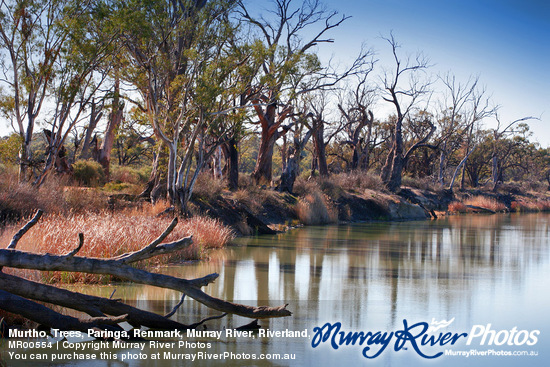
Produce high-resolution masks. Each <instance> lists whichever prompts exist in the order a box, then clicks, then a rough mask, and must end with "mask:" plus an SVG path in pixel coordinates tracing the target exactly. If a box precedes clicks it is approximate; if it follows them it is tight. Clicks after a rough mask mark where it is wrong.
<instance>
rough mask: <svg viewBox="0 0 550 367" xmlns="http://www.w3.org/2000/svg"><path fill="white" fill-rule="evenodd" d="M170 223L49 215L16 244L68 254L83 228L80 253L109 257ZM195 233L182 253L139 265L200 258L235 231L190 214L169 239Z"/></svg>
mask: <svg viewBox="0 0 550 367" xmlns="http://www.w3.org/2000/svg"><path fill="white" fill-rule="evenodd" d="M170 222H171V219H170V218H155V217H151V216H145V215H127V214H112V213H107V212H102V213H87V214H71V215H69V216H62V215H48V216H46V217H43V219H42V220H41V221H40V222H39V223H38V224H36V225H35V226H34V227H33V228H32V229H31V230H30V231H29V232H28V233H27V234H26V235H25V236H24V237H23V238H22V239H21V240H20V241H19V244H18V246H17V248H18V249H20V250H24V251H32V252H35V253H51V254H64V253H67V252H69V251H70V250H72V249H74V248H75V247H76V245H77V242H78V233H84V246H83V248H82V250H81V251H80V252H79V255H81V256H89V257H98V258H108V257H113V256H117V255H120V254H123V253H126V252H131V251H136V250H138V249H140V248H142V247H143V246H145V245H147V244H148V243H150V242H151V241H153V240H154V239H155V238H157V237H158V236H159V235H160V234H161V233H162V232H163V231H164V230H165V228H166V227H167V226H168V225H169V223H170ZM19 227H20V225H18V226H12V227H11V228H9V229H6V230H5V231H4V232H3V233H2V234H1V235H0V243H2V244H7V243H9V241H10V239H11V237H12V236H13V234H14V233H15V231H16V230H17V229H18V228H19ZM188 235H193V239H194V241H193V244H192V245H191V246H190V247H189V248H187V249H185V250H182V251H180V252H179V253H174V254H171V255H163V256H158V257H156V258H154V259H151V260H149V261H146V262H142V263H140V264H139V266H142V267H143V266H145V265H160V264H165V263H168V262H173V261H179V260H183V259H184V260H189V259H199V258H203V257H204V256H205V250H206V249H207V248H211V247H216V248H219V247H223V246H225V245H226V244H227V243H228V242H229V241H230V240H231V239H232V232H231V230H230V229H229V228H227V227H225V226H223V225H222V224H221V223H219V222H218V221H215V220H212V219H209V218H200V217H197V218H192V219H190V220H188V221H182V222H180V224H179V225H177V226H176V228H175V229H174V231H173V232H172V233H171V234H170V235H169V236H168V238H166V240H165V241H166V242H169V241H173V240H176V239H178V238H182V237H185V236H188ZM17 274H18V275H21V276H26V277H30V278H32V279H35V280H41V281H46V282H50V283H51V282H66V283H71V282H87V283H97V282H106V281H110V279H109V278H108V277H104V276H97V275H92V274H84V273H68V272H45V273H40V274H41V275H40V274H39V272H36V271H25V270H17Z"/></svg>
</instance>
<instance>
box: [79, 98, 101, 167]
mask: <svg viewBox="0 0 550 367" xmlns="http://www.w3.org/2000/svg"><path fill="white" fill-rule="evenodd" d="M100 111H101V109H99V110H98V106H97V103H95V101H92V112H91V114H90V123H89V124H88V128H87V129H86V136H85V138H84V143H83V144H82V152H80V159H88V158H90V147H91V146H92V135H93V133H94V130H95V128H96V126H97V123H98V122H99V120H100V119H101V117H102V116H103V112H100ZM75 154H76V152H75Z"/></svg>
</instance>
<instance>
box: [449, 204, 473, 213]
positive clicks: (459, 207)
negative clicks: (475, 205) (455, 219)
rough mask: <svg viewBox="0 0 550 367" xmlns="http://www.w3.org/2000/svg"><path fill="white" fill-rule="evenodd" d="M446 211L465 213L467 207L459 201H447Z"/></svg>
mask: <svg viewBox="0 0 550 367" xmlns="http://www.w3.org/2000/svg"><path fill="white" fill-rule="evenodd" d="M447 211H448V212H449V213H466V212H467V211H468V207H466V205H465V204H464V203H462V202H460V201H453V202H451V203H449V206H448V207H447Z"/></svg>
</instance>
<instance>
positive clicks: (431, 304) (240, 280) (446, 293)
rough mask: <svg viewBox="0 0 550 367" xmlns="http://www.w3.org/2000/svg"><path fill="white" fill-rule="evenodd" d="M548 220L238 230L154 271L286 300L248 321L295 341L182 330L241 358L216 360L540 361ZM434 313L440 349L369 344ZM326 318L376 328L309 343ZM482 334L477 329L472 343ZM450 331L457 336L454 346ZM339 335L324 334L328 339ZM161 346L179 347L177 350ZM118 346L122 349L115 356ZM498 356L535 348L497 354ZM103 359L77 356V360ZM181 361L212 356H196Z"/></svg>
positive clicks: (165, 293)
mask: <svg viewBox="0 0 550 367" xmlns="http://www.w3.org/2000/svg"><path fill="white" fill-rule="evenodd" d="M549 224H550V215H548V214H522V215H518V214H506V215H505V214H502V215H500V214H499V215H468V216H450V217H447V218H443V219H439V220H433V221H414V222H393V223H366V224H354V225H341V226H324V227H306V228H299V229H294V230H290V231H288V232H286V233H282V234H278V235H274V236H260V237H254V238H239V239H238V240H237V241H236V242H237V244H236V245H235V246H231V247H229V248H227V249H224V250H218V251H215V252H213V253H211V259H210V261H208V262H200V263H194V264H186V265H183V266H169V267H166V268H162V269H160V271H162V272H163V273H167V274H171V275H175V276H181V277H186V278H195V277H201V276H204V275H206V274H209V273H213V272H217V273H219V274H220V277H219V279H218V280H216V282H215V283H213V284H211V285H209V286H208V287H206V288H204V289H205V291H206V292H207V293H208V294H210V295H212V296H215V297H218V298H222V299H226V300H229V301H233V302H238V303H245V304H250V305H270V306H276V305H281V304H285V303H288V304H289V305H288V309H289V310H291V311H292V312H293V316H291V317H287V318H279V319H271V320H261V321H260V325H261V326H262V327H263V328H265V329H269V330H270V331H285V330H290V331H304V330H307V333H308V337H307V338H302V337H296V338H290V337H259V336H257V335H256V337H254V338H233V337H226V336H225V334H224V336H222V337H221V338H220V339H219V340H217V339H215V338H204V337H201V338H186V339H185V340H187V341H189V342H200V343H210V348H209V349H207V350H206V352H208V353H212V354H216V353H219V354H221V353H224V352H227V353H233V354H234V356H240V357H241V358H242V359H236V360H235V359H234V360H225V363H224V364H225V365H236V366H237V365H238V366H242V365H251V366H256V365H262V366H271V365H275V366H286V365H289V366H304V365H305V366H307V365H310V366H342V365H348V366H355V365H369V366H371V365H372V366H402V365H407V366H416V365H418V366H424V365H434V366H435V365H437V366H439V365H441V366H464V365H468V366H499V367H501V366H518V365H524V366H548V365H550V352H549V350H550V318H549V317H548V310H549V309H550V292H549V288H550V287H549V286H550V226H549ZM86 288H88V287H86ZM90 288H93V292H94V293H95V294H100V295H103V296H107V297H108V296H109V295H110V294H111V292H112V291H113V289H114V288H116V289H117V291H116V295H115V297H116V298H122V299H124V300H127V301H128V302H130V303H132V304H134V305H136V306H138V307H141V308H146V309H149V310H152V311H155V312H158V313H167V312H169V311H170V310H171V309H172V308H173V307H174V305H175V304H176V303H177V302H178V301H179V298H180V295H179V294H177V293H176V292H173V291H169V290H163V289H158V288H153V287H143V286H127V285H116V286H105V287H89V288H88V289H90ZM213 315H216V312H213V311H208V310H207V309H206V308H205V307H204V306H202V305H200V304H198V303H197V302H195V301H193V300H191V299H186V300H185V302H184V303H183V306H182V307H181V308H180V310H179V311H178V313H177V314H176V316H175V318H176V319H177V320H178V321H180V322H185V323H193V322H196V321H198V320H199V319H201V318H203V317H206V316H213ZM249 321H250V320H248V319H244V318H242V317H237V316H229V317H226V318H223V319H221V320H215V321H211V322H208V323H207V324H208V330H221V331H224V328H226V327H228V328H231V327H236V326H240V325H243V324H246V323H248V322H249ZM441 321H447V322H449V321H452V322H451V323H450V324H449V325H448V326H446V327H443V328H441V329H438V330H437V331H434V332H433V333H431V334H430V335H435V336H439V335H441V334H445V333H450V336H449V337H448V339H447V340H446V343H445V345H444V346H441V345H440V344H441V343H436V345H434V346H432V345H430V343H429V342H427V344H426V345H423V344H422V343H421V337H419V338H418V339H416V340H413V341H406V342H405V343H404V344H403V343H401V344H402V345H399V342H398V337H397V334H395V333H394V334H393V336H392V338H391V339H390V340H389V342H388V343H387V347H386V348H385V349H383V350H382V351H380V350H381V349H382V348H383V343H382V342H383V341H384V339H383V338H380V336H381V335H386V336H387V337H388V336H390V333H391V332H395V331H400V330H404V329H406V327H407V326H408V327H411V325H414V324H417V323H420V324H419V325H418V326H416V327H415V328H414V329H413V328H411V329H410V333H411V335H413V334H414V335H416V334H419V333H420V331H421V330H422V328H423V325H424V324H422V323H426V325H432V324H433V322H441ZM338 322H339V323H340V324H341V331H345V332H346V333H347V332H360V331H363V332H364V333H367V332H369V331H370V332H371V333H372V334H376V332H379V333H378V334H377V335H378V336H379V337H378V338H376V335H375V336H374V337H372V338H370V339H366V341H365V342H364V343H363V344H362V345H358V344H359V341H358V342H357V343H356V344H355V345H342V346H339V348H338V349H337V350H336V349H334V348H333V347H332V346H331V344H330V341H331V338H329V339H328V340H327V341H326V342H320V343H318V346H317V347H316V348H313V347H312V341H313V342H315V340H317V341H319V339H318V335H317V336H315V333H314V331H313V330H314V328H315V327H322V326H323V325H325V324H326V323H330V324H331V325H334V324H335V323H338ZM405 323H406V325H405ZM489 324H490V325H489ZM434 325H435V324H434ZM432 326H433V325H432ZM200 330H202V328H201V329H200ZM325 330H326V329H325ZM537 331H538V332H537ZM485 332H487V336H486V337H485V340H484V341H482V339H483V335H482V334H484V333H485ZM491 332H492V335H494V337H493V340H492V342H491V340H490V339H491ZM384 333H386V334H384ZM461 333H466V334H468V336H472V334H476V333H478V334H479V336H476V337H472V340H471V343H470V344H469V345H468V344H467V341H468V337H467V336H465V335H463V336H458V335H460V334H461ZM451 336H455V337H457V340H456V342H455V343H452V340H450V337H451ZM316 338H317V339H316ZM339 340H340V338H339V337H337V338H336V339H335V341H336V343H337V344H338V341H339ZM432 340H437V338H435V339H434V338H432ZM439 341H440V342H441V339H440V340H439ZM368 343H370V345H369V344H368ZM415 343H416V344H417V345H418V347H417V350H415V348H414V344H415ZM489 344H491V345H489ZM530 344H531V345H530ZM188 346H189V345H188ZM337 346H338V345H337ZM365 347H368V348H370V349H369V350H366V351H365V354H366V355H367V356H373V355H375V354H376V353H377V352H378V351H380V354H379V356H377V357H375V358H372V359H367V358H365V357H364V356H363V352H364V350H365ZM396 349H398V350H397V351H396ZM200 350H203V349H195V350H193V349H189V348H187V349H185V352H186V353H187V352H190V353H191V352H196V351H200ZM445 350H447V351H448V353H450V352H449V350H450V351H454V352H455V354H457V353H458V352H466V351H470V353H472V352H471V351H475V353H477V354H483V353H486V354H492V355H476V356H472V355H470V356H469V357H465V356H457V355H454V356H453V355H445ZM172 351H173V352H174V353H182V349H181V348H174V349H172ZM123 352H126V353H127V352H128V350H124V351H118V352H117V353H118V354H122V353H123ZM130 352H132V350H130ZM134 352H136V353H137V351H134ZM143 352H144V353H146V354H149V355H151V354H154V353H156V352H158V350H156V349H155V348H149V347H146V348H145V349H144V351H143ZM440 352H442V353H443V355H441V356H439V357H437V358H433V359H431V360H428V359H426V358H424V357H422V356H421V355H420V354H424V356H426V357H431V356H434V355H436V354H437V353H440ZM3 353H4V354H5V352H3ZM507 353H515V354H518V353H527V354H529V353H531V354H537V355H536V356H532V355H531V356H509V355H498V354H507ZM265 354H280V355H283V354H288V355H289V356H290V357H295V359H292V360H288V361H281V360H279V361H277V360H270V361H266V360H263V361H259V360H255V361H254V360H251V359H250V358H251V356H253V355H256V357H257V358H259V356H260V355H265ZM494 354H496V355H494ZM246 357H248V358H246ZM12 362H13V361H12ZM101 363H104V364H101ZM111 363H113V362H110V363H107V362H97V361H95V362H92V361H85V362H81V363H79V364H78V365H83V366H84V365H90V366H92V365H93V366H96V365H97V366H99V365H105V366H107V365H113V364H111ZM189 364H190V363H185V362H183V361H177V362H176V361H173V360H172V361H165V360H164V361H163V360H162V358H161V359H160V360H158V361H157V360H151V359H150V358H147V359H146V360H140V361H130V364H129V365H132V366H134V365H135V366H163V365H166V366H168V365H189ZM8 365H11V364H8ZM13 365H18V363H15V362H14V363H13ZM114 365H118V364H114ZM193 365H205V366H206V365H209V366H211V365H216V364H215V363H213V362H212V361H208V360H198V361H195V362H193Z"/></svg>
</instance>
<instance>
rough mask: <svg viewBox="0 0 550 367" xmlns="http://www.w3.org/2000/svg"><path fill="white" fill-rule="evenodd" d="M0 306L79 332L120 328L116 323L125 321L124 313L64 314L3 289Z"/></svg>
mask: <svg viewBox="0 0 550 367" xmlns="http://www.w3.org/2000/svg"><path fill="white" fill-rule="evenodd" d="M0 308H1V309H3V310H6V311H8V312H12V313H16V314H18V315H21V316H23V317H26V318H28V319H29V320H33V321H35V322H38V323H39V324H41V325H43V326H47V327H48V328H51V329H59V330H77V331H81V332H88V330H89V329H94V328H99V329H107V330H109V329H110V330H122V329H121V328H120V327H119V326H118V325H117V324H118V323H119V322H124V321H126V315H122V316H116V317H92V318H85V319H79V318H76V317H72V316H66V315H63V314H60V313H59V312H55V311H53V310H51V309H49V308H48V307H46V306H43V305H41V304H38V303H36V302H33V301H29V300H28V299H26V298H23V297H19V296H16V295H14V294H11V293H9V292H6V291H3V290H0Z"/></svg>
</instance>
